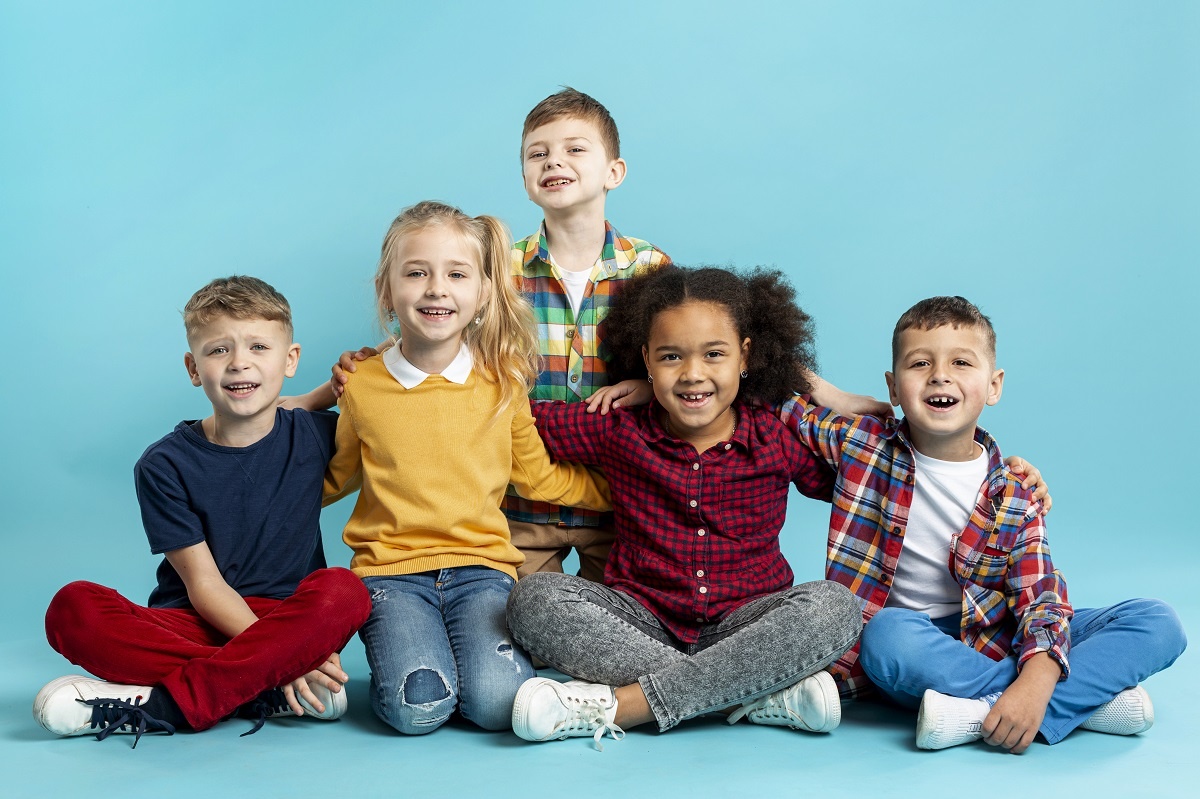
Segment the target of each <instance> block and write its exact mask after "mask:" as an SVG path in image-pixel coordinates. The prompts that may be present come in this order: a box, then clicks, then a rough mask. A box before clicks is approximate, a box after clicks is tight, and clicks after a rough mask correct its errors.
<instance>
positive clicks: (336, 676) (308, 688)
mask: <svg viewBox="0 0 1200 799" xmlns="http://www.w3.org/2000/svg"><path fill="white" fill-rule="evenodd" d="M349 679H350V675H348V674H346V672H344V671H342V659H341V656H340V655H339V654H338V653H337V652H334V653H333V654H332V655H330V656H329V657H328V658H327V659H326V660H325V662H324V663H322V664H321V665H320V666H317V667H316V668H315V669H313V670H312V671H310V672H309V673H308V674H305V675H304V676H303V677H297V678H296V679H294V680H292V681H291V682H290V683H288V684H287V685H285V686H283V696H284V698H285V699H287V703H288V707H290V708H291V709H292V712H293V713H295V714H296V715H297V716H303V715H304V706H303V705H301V704H300V700H299V697H303V698H304V701H305V702H308V704H310V705H311V706H312V707H313V708H315V709H316V711H317V712H318V713H324V712H325V705H324V704H323V703H322V702H320V701H319V700H318V699H317V697H316V695H315V694H313V692H312V685H313V684H318V685H323V686H325V687H326V688H328V689H329V690H330V691H332V692H333V693H335V694H336V693H338V692H339V691H341V690H342V686H343V685H344V684H345V683H346V682H347V681H349Z"/></svg>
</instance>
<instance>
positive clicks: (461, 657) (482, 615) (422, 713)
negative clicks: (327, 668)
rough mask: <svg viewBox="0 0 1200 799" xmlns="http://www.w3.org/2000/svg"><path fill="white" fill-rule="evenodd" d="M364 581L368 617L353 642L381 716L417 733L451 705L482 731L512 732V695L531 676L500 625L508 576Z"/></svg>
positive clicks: (465, 571) (435, 574) (489, 572)
mask: <svg viewBox="0 0 1200 799" xmlns="http://www.w3.org/2000/svg"><path fill="white" fill-rule="evenodd" d="M363 583H364V584H365V585H366V586H367V589H368V590H369V591H370V592H371V616H370V618H369V619H367V623H366V624H364V625H363V627H362V629H361V630H359V636H360V637H361V638H362V642H363V644H364V645H365V646H366V650H367V664H368V665H369V666H370V668H371V707H372V708H374V710H375V714H376V715H377V716H379V718H381V719H383V720H384V721H385V722H387V723H388V724H390V725H391V726H393V727H395V728H396V729H397V730H399V731H400V732H402V733H405V734H408V735H422V734H424V733H428V732H433V731H434V730H436V729H437V728H438V727H440V726H442V725H443V724H445V723H446V720H447V719H449V718H450V714H451V713H452V712H453V711H454V709H455V707H456V706H457V707H458V710H459V712H460V713H461V714H462V715H463V717H464V718H466V719H469V720H470V721H472V722H474V723H475V724H478V725H479V726H480V727H483V728H484V729H485V730H505V729H509V728H510V727H511V725H512V706H513V699H514V698H515V697H516V695H517V689H518V688H520V687H521V683H523V682H525V681H526V680H528V679H529V678H531V677H534V676H536V672H535V671H534V670H533V665H532V664H531V663H530V662H529V656H528V655H526V654H525V652H524V650H522V649H521V648H520V647H518V646H516V645H514V644H513V642H512V639H511V638H510V637H509V635H508V629H507V628H506V627H505V624H504V607H505V603H506V602H507V601H508V594H509V591H511V590H512V587H513V579H512V578H511V577H509V576H508V575H507V574H505V573H503V572H499V571H496V570H495V569H489V568H487V567H486V566H460V567H458V568H453V569H441V570H440V571H429V572H422V573H420V574H402V575H395V576H388V577H366V578H364V579H363Z"/></svg>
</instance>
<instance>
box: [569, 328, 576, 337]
mask: <svg viewBox="0 0 1200 799" xmlns="http://www.w3.org/2000/svg"><path fill="white" fill-rule="evenodd" d="M567 338H575V328H573V327H569V328H567Z"/></svg>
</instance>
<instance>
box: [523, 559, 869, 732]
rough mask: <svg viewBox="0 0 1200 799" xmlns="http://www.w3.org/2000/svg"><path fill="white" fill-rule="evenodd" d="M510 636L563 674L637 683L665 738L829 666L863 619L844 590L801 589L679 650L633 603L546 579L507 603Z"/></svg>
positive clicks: (592, 587)
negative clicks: (675, 730) (668, 733)
mask: <svg viewBox="0 0 1200 799" xmlns="http://www.w3.org/2000/svg"><path fill="white" fill-rule="evenodd" d="M508 627H509V630H510V631H511V633H512V636H513V639H514V640H516V641H517V642H518V643H520V644H521V645H522V646H524V647H525V648H526V649H528V650H529V651H530V652H531V653H533V654H535V655H537V656H538V657H540V658H542V659H543V660H545V661H546V662H547V663H548V664H550V665H551V666H553V667H555V668H556V669H558V670H559V671H561V672H563V673H564V674H569V675H571V676H572V677H576V678H579V679H582V680H586V681H588V682H595V683H602V684H604V685H611V686H614V687H620V686H623V685H630V684H632V683H634V682H637V683H639V684H640V685H641V687H642V691H643V692H644V693H645V694H646V699H647V700H648V702H649V704H650V709H651V711H653V713H654V718H655V720H656V721H657V722H658V728H659V730H660V731H665V730H669V729H671V728H672V727H674V726H675V725H676V724H678V723H679V722H681V721H683V720H684V719H688V718H692V717H693V716H699V715H701V714H703V713H708V712H710V711H713V710H721V709H723V708H727V707H732V706H735V705H738V704H741V703H742V702H746V701H750V700H753V699H757V698H759V697H761V696H765V695H766V694H769V693H771V692H773V691H777V690H779V689H780V688H786V687H788V686H789V685H793V684H795V683H796V682H798V681H800V680H801V679H803V678H804V677H807V676H808V675H810V674H814V673H815V672H817V671H819V670H820V669H823V668H824V667H825V666H828V665H829V664H830V663H832V662H833V661H835V660H836V659H837V658H838V657H839V656H840V655H841V654H842V653H843V652H845V651H846V650H847V649H849V648H850V647H851V646H853V645H854V642H855V641H857V640H858V634H859V632H861V630H862V611H861V610H860V608H859V606H858V603H857V602H856V601H855V599H854V596H853V594H851V593H850V592H849V591H848V590H847V589H846V588H845V587H843V586H841V585H838V584H836V583H831V582H828V581H824V580H821V581H817V582H811V583H804V584H803V585H797V586H793V587H791V588H788V589H786V590H784V591H779V592H778V593H775V594H769V595H767V596H764V597H760V598H758V599H755V600H754V601H752V602H748V603H747V604H745V605H743V606H742V607H740V608H738V609H737V610H735V611H734V612H733V613H730V614H729V615H728V616H726V617H725V618H723V619H721V620H720V621H719V622H716V623H714V624H709V625H706V626H704V627H703V628H702V630H701V632H700V640H699V641H697V642H696V643H695V644H684V643H681V642H680V641H679V640H678V639H676V638H675V637H674V636H673V635H671V634H670V633H669V632H667V630H666V628H665V627H664V626H663V624H662V622H660V621H659V620H658V619H657V618H656V617H655V616H654V615H653V614H652V613H651V612H650V611H649V610H647V609H646V608H645V606H643V605H642V604H641V603H640V602H638V601H637V600H636V599H633V598H632V597H630V596H627V595H625V594H622V593H621V592H619V591H614V590H613V589H611V588H608V587H606V586H603V585H600V584H597V583H593V582H590V581H588V580H584V579H583V578H580V577H575V576H574V575H569V574H552V573H547V572H543V573H539V574H530V575H528V576H527V577H524V578H522V579H521V580H520V581H519V582H518V583H517V585H516V587H515V588H514V589H513V591H512V593H511V594H509V597H508Z"/></svg>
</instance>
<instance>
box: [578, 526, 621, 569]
mask: <svg viewBox="0 0 1200 799" xmlns="http://www.w3.org/2000/svg"><path fill="white" fill-rule="evenodd" d="M616 537H617V531H616V528H614V527H613V525H612V523H611V522H610V523H609V524H607V525H605V526H603V527H573V528H571V543H572V544H574V546H575V551H576V552H578V553H579V576H580V577H582V578H583V579H585V580H591V581H592V582H595V583H599V582H602V581H603V580H604V567H605V566H606V565H607V564H608V553H609V552H610V551H611V550H612V545H613V541H614V540H615V539H616Z"/></svg>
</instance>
